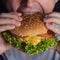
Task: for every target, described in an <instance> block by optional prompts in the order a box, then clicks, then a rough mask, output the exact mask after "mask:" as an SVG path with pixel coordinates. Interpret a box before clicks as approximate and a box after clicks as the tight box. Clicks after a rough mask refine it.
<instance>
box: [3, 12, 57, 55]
mask: <svg viewBox="0 0 60 60" xmlns="http://www.w3.org/2000/svg"><path fill="white" fill-rule="evenodd" d="M22 17H23V21H22V22H21V26H19V27H16V28H15V29H13V30H10V31H4V32H3V33H2V35H3V37H4V39H5V40H6V42H7V43H8V44H9V45H11V46H14V47H16V48H17V49H19V50H21V51H23V52H26V53H27V54H35V53H39V52H44V51H46V50H48V48H50V47H51V46H56V45H57V42H56V38H54V33H53V32H51V31H49V30H48V29H47V28H46V26H45V23H44V22H43V18H44V15H43V14H40V13H35V14H23V15H22Z"/></svg>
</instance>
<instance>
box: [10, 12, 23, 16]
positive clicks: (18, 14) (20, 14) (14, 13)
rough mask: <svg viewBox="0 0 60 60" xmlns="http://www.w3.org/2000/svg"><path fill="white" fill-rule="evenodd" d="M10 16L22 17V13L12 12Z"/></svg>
mask: <svg viewBox="0 0 60 60" xmlns="http://www.w3.org/2000/svg"><path fill="white" fill-rule="evenodd" d="M11 14H13V15H17V16H22V13H18V12H17V13H16V12H12V13H11Z"/></svg>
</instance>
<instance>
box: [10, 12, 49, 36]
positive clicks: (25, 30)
mask: <svg viewBox="0 0 60 60" xmlns="http://www.w3.org/2000/svg"><path fill="white" fill-rule="evenodd" d="M22 17H23V21H22V22H21V26H19V27H16V28H15V29H13V30H11V33H13V34H14V35H17V36H36V35H40V34H45V33H46V32H47V31H48V29H47V28H46V26H45V25H44V22H43V17H44V16H43V14H40V13H35V14H23V16H22Z"/></svg>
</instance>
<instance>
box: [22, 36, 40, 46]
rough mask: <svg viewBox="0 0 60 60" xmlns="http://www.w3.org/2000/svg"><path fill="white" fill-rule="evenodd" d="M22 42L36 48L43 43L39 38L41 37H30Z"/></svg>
mask: <svg viewBox="0 0 60 60" xmlns="http://www.w3.org/2000/svg"><path fill="white" fill-rule="evenodd" d="M21 41H22V42H26V43H28V44H31V45H34V46H35V45H37V44H38V43H39V42H41V37H39V36H29V37H27V38H25V39H21Z"/></svg>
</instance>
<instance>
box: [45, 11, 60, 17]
mask: <svg viewBox="0 0 60 60" xmlns="http://www.w3.org/2000/svg"><path fill="white" fill-rule="evenodd" d="M48 16H50V17H58V18H60V13H58V12H53V13H51V14H49V15H46V17H48Z"/></svg>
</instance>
